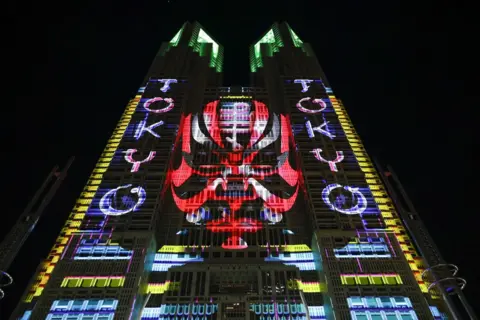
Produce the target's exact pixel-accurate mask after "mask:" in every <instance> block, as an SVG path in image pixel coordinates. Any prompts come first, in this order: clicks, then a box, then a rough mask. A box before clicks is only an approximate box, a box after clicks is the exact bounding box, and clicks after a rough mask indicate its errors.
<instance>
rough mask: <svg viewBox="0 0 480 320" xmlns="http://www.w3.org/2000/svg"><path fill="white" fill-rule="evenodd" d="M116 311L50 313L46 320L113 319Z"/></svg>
mask: <svg viewBox="0 0 480 320" xmlns="http://www.w3.org/2000/svg"><path fill="white" fill-rule="evenodd" d="M113 316H114V313H113V312H108V313H90V314H85V313H63V314H54V313H49V314H48V315H47V318H46V319H45V320H113Z"/></svg>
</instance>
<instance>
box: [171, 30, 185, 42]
mask: <svg viewBox="0 0 480 320" xmlns="http://www.w3.org/2000/svg"><path fill="white" fill-rule="evenodd" d="M184 27H185V25H183V26H182V28H181V29H180V30H178V32H177V34H176V35H175V36H174V37H173V38H172V40H170V45H171V46H172V47H176V46H177V45H178V42H179V41H180V37H181V36H182V32H183V28H184Z"/></svg>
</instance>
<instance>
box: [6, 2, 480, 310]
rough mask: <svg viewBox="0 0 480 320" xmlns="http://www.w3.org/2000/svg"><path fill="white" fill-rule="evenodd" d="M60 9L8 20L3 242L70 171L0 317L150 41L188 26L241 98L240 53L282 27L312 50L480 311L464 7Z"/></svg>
mask: <svg viewBox="0 0 480 320" xmlns="http://www.w3.org/2000/svg"><path fill="white" fill-rule="evenodd" d="M71 2H72V1H64V2H59V3H56V2H55V1H53V2H50V1H46V2H45V1H37V2H34V3H32V4H30V3H26V2H23V3H22V7H21V8H20V7H19V8H18V10H17V13H16V14H14V16H15V21H16V24H15V26H14V28H15V30H16V34H15V37H16V41H14V42H13V43H14V44H16V46H15V47H14V55H15V57H14V59H13V60H11V62H10V63H11V67H13V66H14V65H15V73H16V79H17V80H16V83H15V85H14V86H13V88H12V89H11V91H14V92H15V96H14V98H9V97H13V95H12V92H11V91H10V92H8V93H6V94H4V95H5V96H6V97H7V98H9V99H12V101H11V102H10V101H8V102H7V103H9V105H10V106H13V108H12V107H7V105H8V104H7V105H4V107H3V108H5V109H9V110H11V109H15V114H16V117H12V118H11V120H9V121H8V123H6V124H5V123H4V128H5V127H7V128H8V129H9V130H8V131H9V132H10V133H9V134H10V135H12V133H13V132H14V134H15V136H14V137H12V138H14V139H15V141H16V143H15V145H14V147H13V149H9V151H8V152H7V153H6V155H2V157H3V159H2V160H3V161H5V163H6V161H7V160H10V161H13V162H10V165H9V166H7V165H4V166H2V167H3V169H4V173H6V174H7V175H6V176H5V175H4V180H3V184H4V186H8V185H9V186H10V187H8V188H6V189H7V190H6V191H7V194H6V195H5V196H6V200H7V201H4V203H7V204H8V205H7V210H4V211H3V213H2V218H3V219H2V221H1V222H0V232H1V233H0V238H1V234H2V233H5V232H6V231H7V230H9V228H10V227H11V226H12V225H13V223H14V222H15V220H16V217H17V216H18V215H19V214H20V213H21V212H22V210H23V208H24V207H25V206H26V204H27V202H28V200H29V198H30V197H32V195H33V194H34V192H35V190H36V189H37V188H38V187H39V186H40V184H41V183H42V181H43V179H44V178H45V177H46V175H47V174H48V172H49V171H50V170H51V168H52V167H53V166H54V165H55V164H60V165H63V164H64V163H65V162H66V160H67V159H68V158H69V157H70V156H71V155H75V156H76V161H75V162H74V164H73V166H72V167H71V170H70V172H69V176H68V178H67V179H66V181H65V182H64V184H63V185H62V187H61V189H60V190H59V192H58V194H57V196H56V197H55V198H54V200H53V201H52V203H51V205H50V206H49V207H48V210H46V212H45V215H44V218H43V220H42V221H41V222H40V224H39V225H38V227H37V229H36V230H35V233H34V234H33V235H32V236H31V237H30V239H29V241H28V242H27V244H26V245H25V247H24V250H23V251H22V253H21V255H20V257H19V258H18V259H17V261H16V263H15V265H14V266H13V268H12V270H11V272H10V273H11V274H12V275H13V276H14V278H15V284H14V286H11V287H9V288H8V289H7V290H6V292H7V298H5V299H4V300H3V303H0V306H1V308H2V311H3V312H4V313H7V312H9V311H10V309H11V307H12V306H13V305H14V304H15V303H16V301H17V300H18V299H19V297H20V295H21V293H22V292H23V290H24V288H25V286H26V284H27V282H28V281H29V279H30V277H31V276H32V274H33V273H34V271H35V269H36V267H37V265H38V263H39V262H40V260H41V259H42V258H44V257H46V256H47V254H48V252H49V250H50V248H51V246H52V244H53V242H54V240H55V238H56V236H57V234H58V232H59V230H60V228H61V227H62V225H63V222H64V220H65V219H66V217H67V216H68V214H69V213H70V210H71V208H72V207H73V205H74V202H75V200H76V198H77V197H78V195H79V194H80V192H81V190H82V188H83V186H84V184H85V182H86V181H87V179H88V176H89V174H90V172H91V170H92V169H93V167H94V165H95V163H96V161H97V160H98V158H99V155H100V153H101V152H102V150H103V148H104V146H105V144H106V142H107V139H108V138H109V137H110V135H111V133H112V131H113V129H114V127H115V126H116V122H117V121H118V120H119V118H120V116H121V114H122V112H123V109H124V107H125V106H126V105H127V103H128V101H129V99H130V98H132V97H133V96H134V95H135V93H136V91H137V89H138V87H139V86H140V84H141V82H142V80H143V77H144V76H145V74H146V72H147V70H148V68H149V66H150V63H151V62H152V60H153V58H154V56H155V54H156V52H157V51H158V49H159V48H160V44H161V42H163V41H169V40H170V39H171V38H172V37H173V36H174V35H175V33H176V32H177V31H178V29H179V28H180V27H181V25H182V24H183V22H184V21H186V20H198V21H199V22H200V23H201V24H202V25H203V26H204V28H205V29H206V30H207V32H208V33H210V34H211V35H212V36H213V37H214V38H215V39H216V40H218V42H219V43H221V44H222V45H223V46H224V47H225V67H224V72H225V77H224V79H225V83H224V85H235V84H238V85H244V86H248V85H249V83H248V79H249V64H248V63H249V56H248V48H249V45H250V44H252V43H253V42H256V41H257V40H258V39H259V38H260V37H261V36H262V34H263V33H264V32H265V31H267V30H268V28H269V27H270V25H271V24H272V23H273V22H274V21H280V20H286V21H287V22H289V24H290V26H291V27H292V28H293V30H294V31H295V32H296V33H297V35H298V36H299V37H300V38H301V39H302V40H303V41H304V42H309V43H310V44H311V45H312V46H313V49H314V50H315V52H316V55H317V57H318V59H319V61H320V63H321V65H322V67H323V69H324V71H325V73H326V75H327V77H328V80H329V82H330V83H331V86H332V88H333V90H334V93H335V94H336V96H337V97H339V98H340V99H342V100H343V102H344V104H345V106H346V108H347V110H348V112H349V114H350V117H351V119H352V121H353V123H354V125H355V127H356V129H357V131H358V133H359V134H360V137H361V138H362V140H363V142H364V144H365V146H366V148H367V151H368V152H369V154H370V155H371V156H373V157H376V158H378V159H379V160H380V161H381V162H382V163H383V164H391V165H392V166H393V168H394V170H395V171H396V173H397V174H398V176H399V177H400V180H401V181H402V183H403V184H404V186H405V188H406V190H407V192H408V193H409V195H410V197H411V199H412V200H413V202H414V204H415V205H416V208H417V210H418V211H419V212H420V214H421V216H422V217H423V220H424V222H425V224H426V225H427V226H428V229H429V231H430V232H431V234H432V236H433V238H434V239H435V240H436V242H437V244H438V246H439V247H440V248H441V252H442V254H443V256H444V258H445V259H446V260H447V261H448V262H451V263H454V264H457V265H458V266H459V267H460V270H461V271H460V274H459V275H460V276H463V277H465V278H466V279H467V280H468V281H469V284H468V285H467V288H466V289H465V290H466V291H465V292H466V295H467V297H468V299H469V301H470V302H471V303H474V302H475V301H480V294H479V291H478V290H475V286H480V282H479V280H475V278H476V275H477V273H476V272H475V269H476V266H475V265H474V263H475V259H476V258H477V257H476V256H477V255H478V254H479V253H480V250H479V249H478V248H479V247H478V242H477V241H478V240H477V239H476V236H477V235H478V230H479V227H478V226H477V225H476V223H478V220H479V219H478V216H477V215H478V214H479V212H478V207H477V203H476V200H475V199H478V193H477V192H476V190H475V186H474V182H473V181H474V180H475V175H476V174H477V172H476V170H475V169H474V162H475V163H478V158H475V157H474V151H475V149H476V148H478V145H479V143H478V141H479V140H478V133H477V132H478V118H476V117H475V115H474V111H473V107H474V101H475V100H476V99H475V98H478V87H477V83H478V78H477V80H476V79H475V77H477V76H476V70H477V66H478V64H477V62H476V58H475V59H474V55H473V54H472V53H470V51H469V48H468V46H469V45H470V44H469V43H472V42H475V41H477V40H478V38H477V37H478V34H477V35H475V34H474V28H473V27H474V26H473V23H472V22H471V21H472V20H471V19H469V17H468V16H467V15H468V14H466V13H465V12H466V10H465V9H466V8H460V5H451V4H447V3H446V2H443V1H423V2H422V4H418V3H417V4H416V5H415V6H414V7H413V6H411V5H410V4H409V3H408V2H403V1H402V2H401V4H398V3H397V4H395V3H396V2H397V1H384V2H377V1H328V2H327V1H320V0H317V1H313V0H312V1H300V0H297V1H284V0H277V1H262V0H257V1H254V2H249V1H242V2H239V1H202V0H196V1H195V0H191V1H188V0H170V1H167V0H157V1H149V2H148V4H147V2H144V1H130V2H129V3H128V4H126V3H124V1H96V2H89V1H81V2H80V1H78V2H77V4H72V3H71ZM99 3H101V4H99ZM287 4H288V5H287ZM462 11H463V12H462ZM472 18H473V14H472ZM475 39H477V40H475ZM13 99H14V100H13ZM7 100H8V99H7ZM477 101H478V100H477ZM4 103H5V102H4ZM7 137H8V135H7ZM12 150H13V152H12ZM3 151H4V152H2V153H5V151H6V150H5V149H4V150H3ZM12 164H13V166H12ZM12 182H13V183H12ZM12 199H14V201H12ZM475 281H476V282H475ZM4 316H5V314H4ZM0 318H1V319H3V317H2V316H1V315H0Z"/></svg>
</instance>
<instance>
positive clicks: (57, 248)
mask: <svg viewBox="0 0 480 320" xmlns="http://www.w3.org/2000/svg"><path fill="white" fill-rule="evenodd" d="M140 98H141V95H136V96H135V98H134V99H132V100H130V102H129V104H128V105H127V108H126V110H125V112H124V113H123V115H122V117H121V118H120V121H119V123H118V125H117V127H116V128H115V131H114V132H113V134H112V137H111V138H110V140H108V143H107V146H106V148H105V150H104V152H103V154H102V156H101V157H100V159H99V160H98V163H97V165H96V166H95V169H94V170H93V172H92V175H91V176H90V179H89V180H88V182H87V185H86V186H85V188H84V191H83V192H82V193H81V194H80V197H79V198H78V200H77V202H76V204H75V207H74V208H73V210H72V213H71V214H70V216H69V217H68V219H67V221H66V222H65V225H64V227H63V228H62V230H61V231H60V235H59V236H58V238H57V240H56V242H55V245H54V246H53V248H52V250H51V251H50V254H49V255H48V258H47V259H46V260H44V262H43V263H42V264H41V270H40V272H39V273H38V276H37V279H36V280H35V282H34V284H33V285H32V287H31V289H30V291H29V292H28V293H27V296H26V297H25V300H24V301H25V302H27V303H28V302H32V300H33V299H34V297H38V296H40V295H41V294H42V291H43V289H44V288H45V285H46V284H47V282H48V280H49V279H50V275H51V274H52V272H53V270H54V269H55V266H56V264H57V262H58V261H59V260H60V259H61V257H63V255H62V254H63V253H64V250H65V248H66V247H67V244H68V243H69V242H70V240H71V239H72V237H73V234H74V233H75V232H77V231H78V230H79V229H78V228H79V227H80V224H81V222H82V220H83V218H84V217H85V213H86V211H87V210H88V207H89V206H90V203H91V202H92V200H93V197H94V196H95V193H96V191H97V189H98V187H99V185H100V184H101V182H102V180H103V174H104V173H105V171H107V168H108V167H109V165H110V162H111V161H112V159H113V156H114V154H115V151H116V150H117V147H118V145H119V144H120V141H121V139H122V137H123V135H124V133H125V131H126V129H127V126H128V124H129V123H130V120H131V119H132V115H133V113H134V112H135V110H136V108H137V105H138V103H139V102H140Z"/></svg>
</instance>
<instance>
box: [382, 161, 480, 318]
mask: <svg viewBox="0 0 480 320" xmlns="http://www.w3.org/2000/svg"><path fill="white" fill-rule="evenodd" d="M374 162H375V164H376V166H377V168H378V169H379V172H380V177H381V179H382V180H383V182H384V184H385V186H386V188H387V191H388V193H389V194H390V196H391V197H392V200H393V201H394V203H395V207H396V208H397V210H398V213H399V214H400V217H401V219H402V220H403V223H404V224H405V227H406V228H407V230H408V232H409V234H410V236H412V238H413V240H414V242H415V244H416V245H417V246H418V249H419V252H420V253H421V255H422V257H423V258H424V260H425V262H426V263H427V268H426V269H425V270H424V271H423V273H422V275H421V276H422V280H424V281H425V282H427V283H429V286H428V291H429V292H432V291H433V293H436V294H437V295H441V296H442V297H443V299H444V301H445V303H446V305H447V307H448V309H449V311H450V313H451V314H452V317H453V319H454V320H457V319H462V316H461V315H460V314H459V310H458V308H457V305H458V306H461V307H462V309H463V310H464V311H465V312H466V313H467V314H468V317H469V319H471V320H477V319H478V318H477V316H476V315H475V312H474V311H473V309H472V307H471V306H470V304H469V303H468V301H467V300H466V298H465V295H464V294H463V292H462V290H463V288H465V285H466V284H467V282H466V280H465V279H463V278H460V277H458V276H457V273H458V267H457V266H456V265H454V264H450V263H447V262H446V261H445V260H444V259H443V257H442V255H441V254H440V250H439V249H438V248H437V246H436V245H435V243H434V241H433V239H432V237H431V236H430V234H429V233H428V231H427V229H426V228H425V225H424V224H423V221H422V220H421V218H420V214H419V213H418V212H417V210H416V209H415V207H414V205H413V203H412V201H411V200H410V198H409V197H408V195H407V192H406V191H405V189H404V187H403V185H402V184H401V183H400V180H399V179H398V176H397V175H396V173H395V171H393V168H392V167H391V166H387V170H383V168H382V166H381V165H380V164H379V162H378V161H377V160H375V161H374ZM455 296H456V297H457V298H458V301H459V303H455V302H454V299H453V298H454V297H455Z"/></svg>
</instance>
